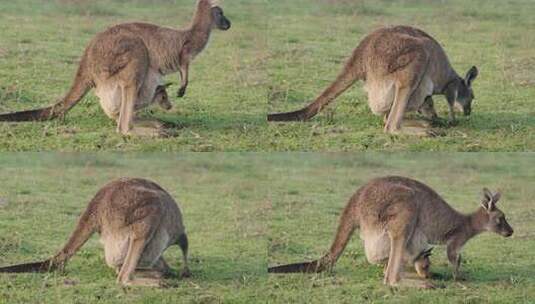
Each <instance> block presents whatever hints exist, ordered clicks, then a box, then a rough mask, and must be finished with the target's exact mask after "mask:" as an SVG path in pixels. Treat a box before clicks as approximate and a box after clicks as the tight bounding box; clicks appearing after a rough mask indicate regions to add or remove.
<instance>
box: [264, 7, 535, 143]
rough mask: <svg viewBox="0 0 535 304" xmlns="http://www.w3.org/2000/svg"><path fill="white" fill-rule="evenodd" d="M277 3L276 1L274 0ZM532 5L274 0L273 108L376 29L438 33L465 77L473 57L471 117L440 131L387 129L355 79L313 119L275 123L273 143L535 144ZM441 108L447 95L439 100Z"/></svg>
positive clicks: (295, 105) (319, 83) (334, 66)
mask: <svg viewBox="0 0 535 304" xmlns="http://www.w3.org/2000/svg"><path fill="white" fill-rule="evenodd" d="M276 3H277V4H276ZM534 10H535V3H534V2H533V1H526V0H512V1H507V2H503V1H497V0H491V1H489V0H475V1H463V0H451V1H439V0H435V1H429V0H425V1H424V0H409V1H387V0H380V1H376V0H356V1H348V0H313V1H310V0H295V1H284V2H283V1H275V2H270V13H269V15H270V18H269V25H268V31H267V32H268V35H269V37H268V44H269V46H270V50H271V52H272V54H271V60H270V61H269V62H268V65H267V72H268V78H269V88H268V89H269V92H268V96H269V100H268V104H269V107H268V108H269V111H270V112H282V111H288V110H297V109H299V108H301V107H302V106H304V105H306V104H308V102H310V101H311V100H313V99H314V98H315V97H316V96H317V95H318V94H319V93H320V92H321V91H322V90H323V89H324V88H325V87H327V85H328V84H330V83H331V82H332V81H333V80H334V79H335V76H336V75H337V74H338V72H339V71H340V70H341V68H342V65H343V62H344V61H345V58H347V57H348V56H349V55H350V54H351V52H352V51H353V49H354V48H355V47H356V46H357V44H358V43H359V42H360V41H361V40H362V39H363V37H365V35H366V34H367V33H370V32H371V31H372V30H374V29H376V28H378V27H380V26H385V25H395V24H406V25H412V26H416V27H419V28H421V29H423V30H425V31H426V32H428V33H429V34H431V35H432V36H434V37H435V38H436V39H437V40H438V41H439V42H440V43H441V44H442V46H443V47H444V48H445V50H446V52H447V54H448V56H449V58H450V61H451V63H452V65H453V67H454V68H455V69H456V70H457V71H458V73H459V74H460V75H463V76H464V75H465V73H466V71H468V69H469V68H470V67H471V66H472V65H476V66H478V67H479V69H480V76H479V78H478V79H477V80H476V81H475V83H474V90H475V96H476V100H475V101H474V107H473V112H472V116H471V117H469V118H465V117H460V123H459V125H458V126H456V127H452V128H447V129H444V130H443V131H445V135H444V136H441V137H437V138H427V139H421V138H417V137H406V136H389V135H385V134H383V132H382V126H383V121H382V117H377V116H374V115H373V114H372V113H371V111H370V110H369V108H368V105H367V96H366V94H365V92H364V90H363V88H362V85H363V84H362V83H358V84H357V85H355V86H354V87H353V88H351V89H350V90H348V91H347V92H346V93H345V94H343V95H342V96H340V97H339V98H338V99H337V100H336V101H335V102H334V103H333V104H332V105H330V106H329V107H328V108H327V109H326V110H324V111H323V113H321V114H319V115H318V116H317V117H315V118H314V119H312V120H311V121H310V122H307V123H282V124H280V123H279V124H271V125H270V126H269V129H270V132H267V133H266V134H267V138H266V139H265V141H266V144H270V145H271V146H270V148H271V149H274V150H301V151H302V150H307V151H312V150H314V151H353V150H365V149H373V150H405V151H406V150H411V151H437V150H439V151H528V150H529V151H532V150H533V149H534V148H535V138H534V135H533V134H535V115H534V105H535V82H534V81H533V79H535V69H534V68H533V67H534V64H535V61H534V57H533V49H534V48H535V38H534V37H535V26H534V25H535V21H534V19H533V18H532V12H533V11H534ZM435 104H436V105H438V107H437V108H438V111H439V115H440V116H441V117H447V116H446V115H447V106H446V101H445V99H444V98H443V97H437V98H435Z"/></svg>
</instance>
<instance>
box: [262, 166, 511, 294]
mask: <svg viewBox="0 0 535 304" xmlns="http://www.w3.org/2000/svg"><path fill="white" fill-rule="evenodd" d="M499 198H500V194H499V193H496V194H492V193H491V192H490V191H489V190H487V189H484V198H483V201H482V203H481V207H480V208H479V209H478V210H477V211H475V212H474V213H471V214H468V215H465V214H461V213H459V212H457V211H456V210H454V209H453V208H452V207H450V205H448V204H447V203H446V202H445V201H444V200H443V199H442V198H441V197H440V196H439V195H438V194H437V193H436V192H435V191H433V190H432V189H431V188H429V187H428V186H426V185H424V184H422V183H420V182H418V181H415V180H412V179H409V178H406V177H397V176H390V177H383V178H377V179H374V180H372V181H370V182H369V183H367V184H366V185H364V186H363V187H361V188H360V189H359V190H358V191H357V192H356V193H355V194H354V195H353V196H352V197H351V199H350V201H349V203H348V204H347V206H346V207H345V209H344V211H343V213H342V215H341V217H340V223H339V226H338V231H337V232H336V236H335V239H334V241H333V243H332V245H331V249H330V250H329V252H328V253H327V254H325V255H324V256H323V257H322V258H321V259H319V260H316V261H312V262H307V263H297V264H289V265H283V266H276V267H271V268H269V269H268V271H269V272H274V273H281V272H282V273H284V272H319V271H324V270H326V269H329V268H332V267H333V266H334V264H335V263H336V261H337V260H338V258H339V257H340V255H341V254H342V252H343V250H344V249H345V247H346V245H347V243H348V242H349V240H350V238H351V235H352V234H353V232H354V230H355V229H357V228H359V229H360V237H361V238H362V240H363V241H364V249H365V252H366V257H367V258H368V260H369V261H370V262H372V263H381V262H382V261H385V260H388V263H387V269H386V271H385V279H384V282H385V284H388V285H398V284H399V283H400V279H401V276H400V275H401V271H402V266H403V264H404V263H407V262H414V261H418V260H420V261H421V262H422V263H424V262H425V260H422V253H423V255H424V257H425V255H426V252H428V249H429V246H430V244H446V245H447V253H448V259H449V261H450V263H451V264H452V265H453V267H454V277H457V275H458V271H459V266H460V259H461V257H460V254H459V252H460V250H461V249H462V247H463V246H464V244H465V243H466V242H467V241H468V240H469V239H471V238H473V237H474V236H476V235H478V234H480V233H481V232H484V231H492V232H495V233H498V234H501V235H503V236H506V237H508V236H510V235H512V234H513V229H512V228H511V226H509V224H508V223H507V221H506V220H505V216H504V214H503V212H502V211H500V210H499V209H498V208H497V207H496V203H497V201H498V200H499ZM427 256H428V255H427ZM422 266H423V265H415V267H416V270H417V272H418V273H420V272H422V269H420V270H419V269H418V268H422ZM422 276H424V275H422ZM424 277H425V276H424ZM418 286H420V287H430V284H428V283H427V282H424V283H423V284H419V283H418Z"/></svg>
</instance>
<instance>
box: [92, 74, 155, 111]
mask: <svg viewBox="0 0 535 304" xmlns="http://www.w3.org/2000/svg"><path fill="white" fill-rule="evenodd" d="M161 84H162V75H161V74H160V73H158V72H157V71H149V72H148V73H147V76H146V78H145V81H144V82H143V85H142V87H141V89H140V90H139V94H138V96H137V97H136V100H135V101H134V102H135V106H134V110H136V111H137V110H140V109H143V108H145V107H147V106H149V105H150V104H151V103H152V101H153V98H154V94H155V92H156V87H157V86H159V85H161ZM95 94H96V95H97V97H98V98H99V100H100V106H101V108H102V110H103V111H104V113H106V115H107V116H108V117H109V118H111V119H113V120H117V118H119V113H120V110H121V102H122V89H121V86H120V85H119V83H118V82H117V81H113V80H108V81H103V82H101V83H97V85H96V88H95Z"/></svg>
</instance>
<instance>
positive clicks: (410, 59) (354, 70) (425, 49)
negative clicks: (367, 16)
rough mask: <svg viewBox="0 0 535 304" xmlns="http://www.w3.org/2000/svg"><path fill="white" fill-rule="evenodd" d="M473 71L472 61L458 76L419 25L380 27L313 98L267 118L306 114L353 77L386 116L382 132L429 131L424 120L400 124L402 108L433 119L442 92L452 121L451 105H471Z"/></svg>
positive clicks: (373, 106) (466, 108)
mask: <svg viewBox="0 0 535 304" xmlns="http://www.w3.org/2000/svg"><path fill="white" fill-rule="evenodd" d="M477 75H478V69H477V68H476V67H475V66H474V67H472V68H471V69H470V70H469V71H468V72H467V73H466V76H465V77H464V78H461V77H460V76H459V75H458V74H457V73H456V72H455V70H454V69H453V68H452V67H451V65H450V62H449V60H448V57H447V56H446V53H445V51H444V49H443V48H442V47H441V46H440V44H439V43H438V42H437V41H436V40H435V39H433V37H431V36H429V35H428V34H427V33H425V32H423V31H422V30H419V29H416V28H413V27H409V26H394V27H383V28H380V29H378V30H376V31H374V32H372V33H371V34H369V35H368V36H366V37H365V38H364V39H363V40H362V41H361V42H360V44H359V45H358V46H357V48H356V49H355V50H354V51H353V54H352V55H351V57H350V58H349V59H348V60H347V62H346V63H345V66H344V68H343V70H342V71H341V73H340V74H339V75H338V77H337V78H336V80H335V81H334V82H333V83H332V84H331V85H330V86H329V87H327V88H326V89H325V90H324V91H323V92H322V93H321V94H320V95H319V97H317V98H316V100H315V101H314V102H312V103H311V104H309V105H308V106H306V107H305V108H303V109H301V110H298V111H294V112H287V113H278V114H269V115H268V121H291V120H308V119H310V118H312V117H314V116H315V115H316V114H317V113H319V112H320V111H321V110H322V109H323V108H324V107H325V106H327V105H328V104H329V103H330V102H332V101H333V100H334V99H335V98H336V97H338V96H339V95H340V94H342V93H343V92H344V91H346V90H347V89H348V88H349V87H351V86H352V85H353V84H354V83H355V82H356V81H358V80H363V81H365V82H366V84H365V87H364V88H365V90H366V91H367V93H368V105H369V107H370V109H371V110H372V112H373V113H374V114H376V115H382V116H384V118H385V126H384V131H385V132H387V133H404V134H412V135H420V136H426V135H432V132H431V131H430V130H429V124H427V123H425V122H412V123H411V122H408V123H406V124H405V125H403V124H402V121H403V117H404V115H405V113H406V112H410V111H420V112H421V113H422V114H423V115H425V116H426V117H427V118H428V119H431V120H434V119H436V118H437V114H436V111H435V109H434V105H433V99H432V96H433V95H445V96H446V99H447V101H448V105H449V122H450V123H451V124H454V123H455V122H456V118H455V109H454V108H455V107H460V108H462V111H463V113H464V115H467V116H468V115H470V113H471V111H472V100H473V99H474V93H473V90H472V83H473V81H474V79H475V78H476V77H477Z"/></svg>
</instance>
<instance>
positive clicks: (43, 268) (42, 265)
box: [0, 260, 52, 273]
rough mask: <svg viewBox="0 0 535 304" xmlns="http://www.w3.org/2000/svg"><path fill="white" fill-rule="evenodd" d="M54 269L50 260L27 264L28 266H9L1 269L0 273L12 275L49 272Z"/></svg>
mask: <svg viewBox="0 0 535 304" xmlns="http://www.w3.org/2000/svg"><path fill="white" fill-rule="evenodd" d="M51 268H52V264H51V261H50V260H45V261H42V262H33V263H26V264H18V265H13V266H7V267H0V272H11V273H17V272H48V271H50V270H52V269H51Z"/></svg>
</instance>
